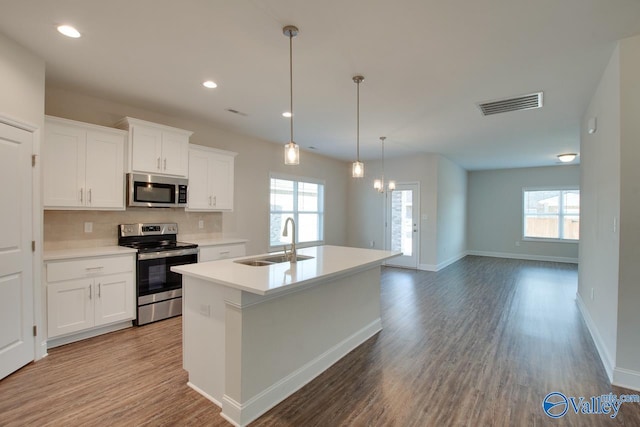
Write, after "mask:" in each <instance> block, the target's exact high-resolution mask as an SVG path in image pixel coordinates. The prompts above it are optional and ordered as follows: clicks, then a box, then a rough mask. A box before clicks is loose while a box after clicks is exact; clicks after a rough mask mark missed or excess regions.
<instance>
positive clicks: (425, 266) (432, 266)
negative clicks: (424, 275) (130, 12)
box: [418, 264, 438, 271]
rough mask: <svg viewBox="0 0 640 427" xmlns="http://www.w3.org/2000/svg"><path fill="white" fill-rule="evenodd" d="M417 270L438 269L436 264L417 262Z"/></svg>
mask: <svg viewBox="0 0 640 427" xmlns="http://www.w3.org/2000/svg"><path fill="white" fill-rule="evenodd" d="M418 270H422V271H438V266H437V265H435V264H418Z"/></svg>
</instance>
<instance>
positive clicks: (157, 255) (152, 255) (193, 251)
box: [138, 248, 198, 261]
mask: <svg viewBox="0 0 640 427" xmlns="http://www.w3.org/2000/svg"><path fill="white" fill-rule="evenodd" d="M197 254H198V248H189V249H179V250H175V251H159V252H147V253H142V254H138V260H139V261H144V260H147V259H161V258H171V257H174V256H183V255H197Z"/></svg>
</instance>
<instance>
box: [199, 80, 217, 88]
mask: <svg viewBox="0 0 640 427" xmlns="http://www.w3.org/2000/svg"><path fill="white" fill-rule="evenodd" d="M202 86H204V87H206V88H209V89H215V88H217V87H218V85H217V84H216V82H214V81H212V80H207V81H206V82H204V83H202Z"/></svg>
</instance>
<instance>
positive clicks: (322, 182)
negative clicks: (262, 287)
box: [268, 172, 326, 252]
mask: <svg viewBox="0 0 640 427" xmlns="http://www.w3.org/2000/svg"><path fill="white" fill-rule="evenodd" d="M272 179H280V180H286V181H292V182H294V188H293V193H294V204H293V212H290V211H282V212H278V213H283V214H290V215H291V216H292V217H293V220H294V221H295V223H296V240H299V238H300V230H299V226H300V222H299V214H300V211H299V210H298V184H299V183H307V184H317V185H320V186H321V190H320V191H319V194H318V199H319V200H318V208H319V210H318V211H311V212H307V211H302V213H305V214H317V215H318V235H319V237H320V240H314V241H312V242H303V243H299V242H296V247H298V248H307V247H311V246H320V245H324V220H325V199H326V198H325V192H326V183H325V180H323V179H318V178H311V177H306V176H296V175H287V174H282V173H277V172H270V173H269V219H268V221H269V228H268V229H269V236H268V239H269V252H277V251H282V250H284V249H285V247H288V246H290V243H284V244H279V245H272V244H271V214H273V213H275V212H274V211H272V210H271V180H272Z"/></svg>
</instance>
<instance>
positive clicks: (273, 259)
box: [234, 254, 313, 267]
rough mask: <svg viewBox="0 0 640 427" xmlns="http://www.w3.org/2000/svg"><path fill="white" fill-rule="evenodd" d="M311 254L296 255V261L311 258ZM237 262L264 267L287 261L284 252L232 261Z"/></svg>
mask: <svg viewBox="0 0 640 427" xmlns="http://www.w3.org/2000/svg"><path fill="white" fill-rule="evenodd" d="M312 258H313V257H312V256H308V255H298V256H296V261H304V260H305V259H312ZM234 262H235V263H238V264H244V265H249V266H251V267H264V266H267V265H271V264H280V263H281V262H289V260H288V259H287V257H286V256H285V255H284V254H278V255H268V256H261V257H258V258H249V259H239V260H237V261H234Z"/></svg>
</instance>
